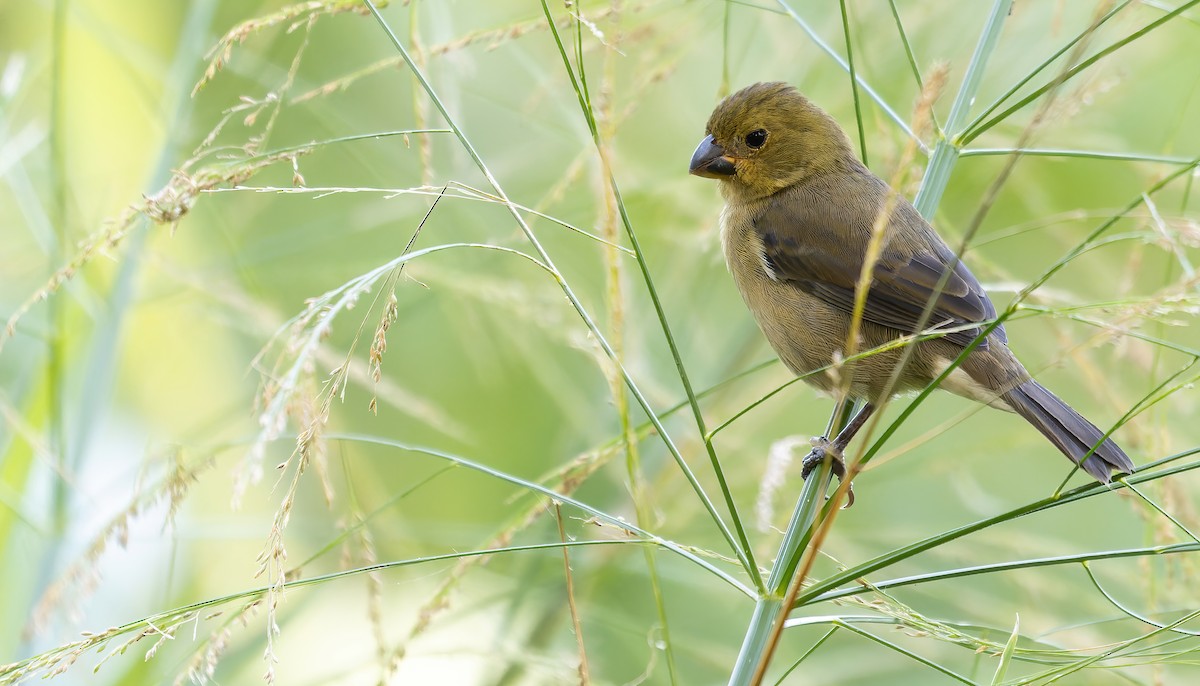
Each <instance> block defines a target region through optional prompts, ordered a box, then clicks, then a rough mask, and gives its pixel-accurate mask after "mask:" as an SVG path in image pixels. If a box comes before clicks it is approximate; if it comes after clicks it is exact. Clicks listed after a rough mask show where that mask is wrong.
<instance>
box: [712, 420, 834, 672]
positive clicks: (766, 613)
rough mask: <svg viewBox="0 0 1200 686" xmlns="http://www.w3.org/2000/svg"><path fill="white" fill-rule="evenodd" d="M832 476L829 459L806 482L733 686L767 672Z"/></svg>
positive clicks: (757, 607) (758, 603) (757, 605)
mask: <svg viewBox="0 0 1200 686" xmlns="http://www.w3.org/2000/svg"><path fill="white" fill-rule="evenodd" d="M848 405H849V404H848ZM839 407H840V405H839ZM832 479H833V470H832V464H831V463H830V461H829V460H826V461H825V462H824V463H822V464H821V468H820V469H818V470H817V471H815V472H813V473H812V474H810V475H809V477H808V479H807V480H805V482H804V488H803V489H802V490H801V491H800V499H799V500H798V501H797V502H796V509H795V510H793V511H792V520H791V522H789V523H788V528H787V532H786V533H785V534H784V537H783V543H781V544H780V546H779V556H778V557H777V558H776V559H775V565H774V566H773V567H772V568H771V574H770V576H769V577H768V578H767V592H766V593H764V594H763V595H760V596H759V598H758V600H757V601H756V602H755V604H754V613H753V614H752V615H751V616H750V625H749V626H748V627H747V628H746V635H745V637H744V638H743V639H742V648H741V650H740V651H739V652H738V657H737V661H736V662H735V663H734V667H733V673H732V674H731V675H730V676H729V686H748V685H749V684H757V683H760V682H761V680H762V677H763V674H765V673H766V668H767V666H768V664H769V663H770V659H771V653H772V651H773V647H774V642H773V641H772V637H773V635H774V628H775V626H776V625H777V624H778V623H780V622H782V621H783V619H784V618H785V616H786V615H787V612H786V611H785V610H784V605H785V604H786V602H787V594H788V593H787V591H788V586H789V584H790V582H791V580H792V577H793V576H794V575H795V572H796V568H797V566H799V564H800V558H801V556H802V555H803V553H804V549H805V548H806V547H807V545H808V542H809V541H810V540H811V539H812V532H813V530H814V526H813V524H814V522H815V520H816V518H817V513H818V512H819V511H820V510H821V504H822V503H823V502H824V501H825V492H826V491H827V490H828V489H829V483H830V481H831V480H832Z"/></svg>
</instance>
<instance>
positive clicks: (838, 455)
mask: <svg viewBox="0 0 1200 686" xmlns="http://www.w3.org/2000/svg"><path fill="white" fill-rule="evenodd" d="M811 443H812V447H813V448H812V450H810V451H809V452H808V455H805V456H804V460H803V461H801V463H800V476H801V478H804V479H808V475H809V474H812V472H813V470H814V469H816V468H817V467H820V466H821V464H822V463H823V462H825V458H826V457H827V456H828V457H829V458H830V460H831V461H830V469H831V470H832V471H833V475H834V476H836V477H837V478H838V481H845V480H846V461H845V459H844V458H843V457H842V451H841V449H840V448H839V447H838V446H837V445H836V444H835V443H834V442H833V441H831V440H829V439H828V438H826V437H824V436H818V437H816V438H814V439H812V441H811ZM853 504H854V485H853V484H847V485H846V505H845V507H850V506H851V505H853Z"/></svg>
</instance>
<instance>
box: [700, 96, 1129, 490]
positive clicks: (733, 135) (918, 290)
mask: <svg viewBox="0 0 1200 686" xmlns="http://www.w3.org/2000/svg"><path fill="white" fill-rule="evenodd" d="M705 133H707V135H706V136H705V137H704V140H702V141H701V142H700V146H699V147H698V148H696V152H695V154H694V155H692V161H691V166H690V168H689V171H690V172H691V173H692V174H695V175H696V176H703V177H706V178H711V179H717V180H719V181H720V182H721V183H720V188H721V195H722V196H723V197H724V198H725V202H726V206H725V210H724V211H723V212H722V213H721V243H722V246H723V248H724V252H725V262H726V264H727V265H728V267H729V271H730V273H731V274H732V275H733V280H734V281H735V282H736V283H737V287H738V290H740V291H741V293H742V299H743V300H745V302H746V306H747V307H749V308H750V312H751V314H753V315H754V318H755V320H757V321H758V326H759V328H760V329H762V332H763V334H764V335H765V336H766V337H767V340H768V341H770V343H771V347H773V348H774V349H775V352H777V353H778V354H779V357H780V359H781V360H782V361H783V363H784V364H785V365H787V367H788V369H790V370H791V371H792V372H794V373H795V374H798V375H803V374H810V373H811V372H813V371H814V370H818V369H821V368H823V367H828V366H829V365H831V364H833V363H834V362H835V361H837V360H841V359H842V358H843V356H844V355H846V346H847V337H848V336H849V334H850V327H851V320H852V312H853V311H854V309H855V297H856V287H857V284H858V282H859V280H860V274H861V272H862V269H863V263H864V261H865V260H866V254H867V250H868V244H869V243H870V241H871V235H872V231H873V226H874V225H875V223H876V221H877V219H881V218H882V216H883V214H884V213H885V212H886V213H887V219H886V223H883V224H882V226H883V234H882V241H883V242H882V252H881V253H880V254H879V256H878V259H877V260H876V261H875V262H874V264H873V265H872V267H871V272H870V277H871V278H870V283H869V284H867V292H866V297H865V302H864V304H863V305H862V314H861V321H860V327H859V330H858V337H859V340H858V344H857V350H858V351H868V350H871V349H873V348H876V347H878V346H882V345H884V344H886V343H888V342H890V341H894V340H895V339H897V338H899V337H901V336H909V335H912V334H916V333H919V332H920V331H925V332H929V331H931V330H932V331H933V332H936V331H937V330H939V329H945V330H947V331H948V332H947V333H945V335H943V336H940V337H936V338H928V339H926V340H923V341H921V342H919V343H915V344H913V349H912V351H911V354H910V356H909V359H908V360H907V362H906V363H905V364H904V367H903V368H902V369H901V370H900V371H899V373H898V374H895V370H896V367H897V365H898V364H899V363H900V361H901V357H902V356H903V354H904V351H903V349H902V348H899V347H894V348H892V349H890V350H886V351H883V352H879V353H876V354H872V355H869V356H867V357H863V358H859V359H857V360H855V361H853V362H852V363H845V362H844V363H843V364H841V365H837V366H836V367H831V368H830V370H832V371H826V372H823V373H815V374H811V375H810V376H807V377H805V381H807V382H808V383H810V384H812V385H814V386H816V387H818V388H820V389H822V390H825V391H830V392H837V391H838V390H839V389H845V390H846V391H848V393H849V396H850V397H851V398H854V399H857V400H862V401H865V404H864V405H863V407H862V409H861V410H860V411H859V412H858V414H856V415H855V416H854V417H853V418H852V419H851V421H850V422H849V423H848V424H847V426H846V427H845V429H843V430H842V432H841V433H840V434H838V436H837V437H836V438H834V439H833V440H832V441H830V440H828V438H823V439H818V441H816V442H815V443H816V444H817V446H818V447H817V448H816V449H815V450H814V451H813V452H812V453H810V454H809V456H808V457H807V458H806V459H805V464H804V468H803V474H804V476H805V477H807V476H808V474H809V472H811V471H812V469H813V468H814V467H815V466H817V465H818V464H820V462H821V461H822V460H823V459H824V457H825V454H826V453H829V454H830V456H831V457H833V458H834V473H835V474H837V476H838V477H839V478H845V467H844V465H843V464H842V463H841V453H842V451H843V450H844V449H845V447H846V445H847V444H848V443H849V442H850V440H851V439H852V438H853V437H854V434H855V433H856V432H857V431H858V430H859V429H861V428H862V426H863V424H864V423H865V422H866V420H867V418H868V417H869V416H870V415H871V413H872V412H873V411H874V410H875V408H876V406H877V405H878V404H879V403H880V402H881V401H883V400H885V399H886V398H885V396H886V395H888V394H891V393H901V392H905V391H911V390H915V389H921V388H924V387H925V386H927V385H929V384H930V383H932V382H933V381H934V379H935V378H937V377H938V376H939V375H941V374H942V373H943V372H944V371H945V370H946V369H947V368H948V367H949V365H950V364H951V363H952V362H953V361H954V360H955V359H956V358H958V356H959V355H960V354H961V353H962V352H963V350H964V349H965V348H966V347H967V346H968V345H970V344H971V343H972V342H973V341H974V340H975V339H976V338H978V337H979V336H981V335H982V334H983V333H984V331H985V329H986V328H987V326H988V325H989V324H990V322H991V321H992V320H994V319H995V318H996V308H995V306H994V305H993V304H992V301H991V300H989V299H988V296H987V293H985V292H984V290H983V287H982V286H980V285H979V281H978V280H977V279H976V278H975V276H974V275H972V274H971V272H970V270H968V269H967V267H966V265H964V264H963V263H962V262H961V261H959V259H958V257H957V255H956V254H955V253H954V251H953V250H951V249H950V248H949V247H947V246H946V243H945V242H944V241H942V239H941V237H939V236H938V235H937V233H935V232H934V230H933V228H932V227H931V226H930V225H929V222H927V221H925V218H924V217H922V216H921V214H920V213H918V212H917V211H916V209H914V208H913V206H912V205H911V204H909V202H908V201H907V200H905V199H904V198H903V197H900V196H898V195H897V194H895V193H893V192H892V190H891V189H890V188H889V187H888V185H887V184H886V183H884V181H883V180H882V179H880V178H879V177H877V176H875V175H874V174H872V173H871V172H870V170H868V169H867V168H866V166H864V165H863V164H862V162H860V161H859V160H858V158H857V157H855V154H854V150H853V149H852V148H851V145H850V141H849V139H848V138H847V137H846V134H845V133H844V132H843V131H842V129H841V128H840V127H839V126H838V124H837V122H835V121H834V120H833V118H832V117H830V116H829V115H828V114H826V113H825V112H824V111H823V110H822V109H821V108H819V107H817V106H816V105H814V104H813V103H812V102H810V101H809V100H808V99H807V98H805V97H804V96H803V95H801V94H800V93H799V92H798V91H797V90H796V89H795V88H793V87H792V86H790V85H788V84H786V83H757V84H754V85H752V86H749V87H747V88H743V89H742V90H740V91H738V92H736V93H734V94H733V95H730V96H729V97H727V98H725V99H724V100H723V101H722V102H721V104H719V105H717V108H716V109H715V110H714V111H713V113H712V116H711V117H710V118H709V120H708V126H707V128H706V130H705ZM889 196H890V197H889ZM927 308H928V309H929V310H930V311H929V312H928V313H926V309H927ZM1007 343H1008V337H1007V335H1006V334H1005V332H1004V327H1003V326H995V327H994V328H992V329H991V331H990V332H988V333H987V335H986V337H984V338H983V340H981V341H979V342H978V344H977V345H976V346H975V348H974V349H973V350H972V351H971V353H970V354H969V355H967V357H966V358H965V359H964V360H963V362H962V363H961V364H960V365H959V366H958V367H956V368H955V369H954V370H953V371H952V372H951V373H950V374H949V375H948V376H947V377H946V378H945V379H943V380H942V382H941V388H944V389H946V390H948V391H950V392H951V393H954V394H956V395H960V396H963V397H965V398H970V399H971V400H975V401H978V402H982V403H987V404H988V405H991V406H992V407H997V408H1000V409H1003V410H1008V411H1010V412H1016V413H1017V414H1019V415H1021V416H1022V417H1024V418H1025V419H1026V420H1027V421H1028V422H1029V423H1030V424H1033V425H1034V426H1035V427H1037V429H1038V431H1041V432H1042V434H1044V435H1045V436H1046V438H1048V439H1050V442H1051V443H1053V444H1054V446H1055V447H1056V448H1058V449H1059V450H1060V451H1062V453H1063V454H1064V455H1066V456H1067V457H1068V458H1070V459H1071V460H1072V461H1073V462H1075V463H1076V464H1080V466H1081V467H1082V468H1083V469H1084V470H1085V471H1086V472H1087V473H1088V474H1091V475H1092V476H1093V477H1095V478H1096V479H1098V480H1100V481H1102V482H1106V483H1107V482H1108V480H1109V472H1110V471H1112V470H1116V471H1117V472H1124V473H1132V472H1133V463H1132V462H1130V460H1129V457H1128V456H1127V455H1125V453H1124V452H1123V451H1122V450H1121V448H1120V447H1118V446H1117V444H1116V443H1114V442H1113V441H1111V440H1109V439H1108V438H1105V437H1104V432H1103V431H1100V430H1099V429H1097V428H1096V427H1095V425H1093V424H1092V423H1091V422H1089V421H1088V420H1086V419H1084V418H1083V417H1082V416H1080V414H1079V413H1078V412H1076V411H1075V410H1073V409H1072V408H1071V407H1070V406H1069V405H1067V404H1066V403H1064V402H1063V401H1062V400H1059V399H1058V397H1056V396H1055V395H1054V394H1053V393H1051V392H1050V391H1048V390H1046V389H1045V388H1044V387H1042V385H1041V384H1039V383H1038V382H1036V381H1034V380H1033V379H1032V378H1030V376H1029V372H1027V371H1026V370H1025V367H1023V366H1022V365H1021V363H1020V362H1019V361H1017V358H1016V357H1015V356H1014V355H1013V354H1012V352H1011V351H1010V350H1009V349H1008V346H1007V345H1006V344H1007ZM893 374H895V376H896V378H895V381H894V384H893V383H890V382H891V378H892V376H893ZM1081 461H1082V463H1081Z"/></svg>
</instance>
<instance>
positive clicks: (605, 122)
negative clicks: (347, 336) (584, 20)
mask: <svg viewBox="0 0 1200 686" xmlns="http://www.w3.org/2000/svg"><path fill="white" fill-rule="evenodd" d="M613 8H614V9H615V10H617V11H616V12H615V13H614V15H615V16H620V11H619V9H620V0H613ZM582 30H583V29H582V26H581V22H575V32H576V37H577V40H578V39H580V38H581V34H582ZM613 30H614V32H615V31H618V30H619V25H618V24H617V22H614V26H613ZM616 54H617V53H616V51H615V50H613V49H611V48H610V49H606V50H605V51H604V74H603V77H604V78H603V81H602V84H601V88H602V91H603V93H604V94H605V95H604V97H602V99H601V102H602V105H601V106H600V107H598V108H596V110H595V111H596V114H597V117H596V125H597V132H598V133H600V134H603V135H598V136H597V137H596V143H597V146H598V147H600V148H602V149H603V150H604V151H605V152H604V154H603V155H601V159H602V160H608V159H611V145H610V143H609V142H610V141H611V140H612V139H613V135H614V134H615V133H616V131H615V128H616V126H617V119H616V115H615V113H614V112H613V98H612V91H613V89H614V85H615V80H616V61H615V59H614V57H615V55H616ZM604 171H605V173H606V174H607V172H608V171H609V170H608V169H605V170H604ZM599 194H600V196H601V197H600V202H601V204H602V206H603V208H604V221H603V224H602V228H603V231H602V235H603V237H604V239H605V240H606V241H608V244H607V245H605V246H604V265H605V274H604V279H605V299H606V300H607V301H608V307H607V309H608V312H609V325H608V328H609V336H610V337H611V339H612V344H613V350H614V351H615V352H616V354H617V360H618V361H619V362H620V363H621V364H624V361H625V293H624V290H623V288H622V285H621V284H622V269H621V257H622V255H623V253H622V252H621V251H620V250H619V249H618V248H617V243H618V241H619V240H620V236H619V232H620V227H619V223H620V217H619V212H618V209H617V198H616V196H615V195H614V194H613V193H612V192H611V191H610V189H609V188H608V186H607V185H603V186H602V187H601V188H600V189H599ZM608 377H609V389H610V392H611V393H612V396H613V402H614V404H615V406H616V410H617V417H618V419H619V421H620V424H621V436H622V441H621V442H622V443H623V445H624V448H625V471H626V474H627V475H628V477H629V491H630V496H631V497H632V498H633V507H634V514H635V515H636V516H637V525H638V526H640V527H643V528H648V527H650V525H651V522H652V521H653V512H651V510H650V506H649V503H648V502H647V499H646V496H645V479H644V478H643V476H642V463H641V453H640V449H639V441H638V436H637V428H636V427H635V426H634V423H633V420H632V418H631V417H630V413H629V409H630V408H629V395H628V393H626V392H625V386H624V384H623V383H622V382H621V377H620V375H619V374H618V373H617V371H616V369H612V370H611V372H610V373H609V374H608ZM564 550H565V549H564ZM657 554H658V551H657V550H656V549H655V548H653V547H651V546H643V547H642V556H643V558H644V559H645V561H646V573H647V576H649V578H650V593H651V596H652V597H653V598H654V607H655V611H656V612H657V614H658V624H659V627H660V635H661V637H662V644H663V654H664V656H665V657H666V662H667V674H668V676H669V678H670V680H671V683H672V684H676V683H678V681H679V677H678V673H677V672H676V667H675V648H674V646H673V645H672V644H671V625H670V622H669V619H668V617H667V607H666V600H665V598H664V595H663V589H662V581H661V579H660V577H659V574H658V560H657ZM651 650H655V648H653V647H651Z"/></svg>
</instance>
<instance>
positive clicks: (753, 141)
mask: <svg viewBox="0 0 1200 686" xmlns="http://www.w3.org/2000/svg"><path fill="white" fill-rule="evenodd" d="M766 142H767V132H766V131H765V130H764V129H755V130H754V131H751V132H750V133H748V134H746V145H749V146H750V147H752V148H756V149H757V148H761V147H762V146H763V143H766Z"/></svg>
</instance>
